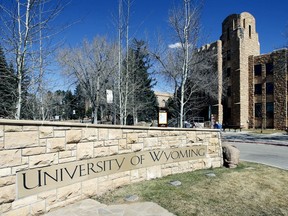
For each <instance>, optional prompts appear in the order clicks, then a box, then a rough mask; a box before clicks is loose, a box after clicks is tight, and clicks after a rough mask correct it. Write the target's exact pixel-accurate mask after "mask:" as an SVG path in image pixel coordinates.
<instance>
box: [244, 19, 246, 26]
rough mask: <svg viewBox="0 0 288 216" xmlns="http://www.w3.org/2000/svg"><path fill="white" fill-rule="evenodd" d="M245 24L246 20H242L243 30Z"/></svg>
mask: <svg viewBox="0 0 288 216" xmlns="http://www.w3.org/2000/svg"><path fill="white" fill-rule="evenodd" d="M245 22H246V20H245V19H243V28H245V24H246V23H245Z"/></svg>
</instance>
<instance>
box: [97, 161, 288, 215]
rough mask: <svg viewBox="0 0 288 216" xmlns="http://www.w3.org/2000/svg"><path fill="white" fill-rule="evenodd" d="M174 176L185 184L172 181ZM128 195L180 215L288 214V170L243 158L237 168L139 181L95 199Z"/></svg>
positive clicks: (114, 200)
mask: <svg viewBox="0 0 288 216" xmlns="http://www.w3.org/2000/svg"><path fill="white" fill-rule="evenodd" d="M207 173H215V174H216V177H208V176H206V174H207ZM174 180H179V181H181V182H182V185H181V186H178V187H175V186H172V185H170V184H169V182H171V181H174ZM128 195H138V196H139V201H152V202H155V203H157V204H159V205H160V206H162V207H164V208H166V209H167V210H168V211H170V212H172V213H174V214H175V215H179V216H190V215H208V216H210V215H211V216H213V215H221V216H222V215H237V216H238V215H245V216H246V215H255V216H256V215H273V216H274V215H288V172H287V171H285V170H280V169H277V168H272V167H268V166H264V165H260V164H254V163H247V162H243V163H241V164H240V165H239V166H238V167H237V168H236V169H227V168H217V169H209V170H198V171H194V172H189V173H182V174H176V175H171V176H167V177H164V178H161V179H155V180H150V181H145V182H140V183H135V184H131V185H127V186H123V187H121V188H118V189H116V190H114V191H110V192H108V193H106V194H104V195H103V196H99V197H96V198H95V199H96V200H98V201H100V202H102V203H105V204H121V203H125V201H124V197H126V196H128Z"/></svg>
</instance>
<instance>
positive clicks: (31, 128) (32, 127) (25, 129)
mask: <svg viewBox="0 0 288 216" xmlns="http://www.w3.org/2000/svg"><path fill="white" fill-rule="evenodd" d="M23 131H38V127H37V126H23Z"/></svg>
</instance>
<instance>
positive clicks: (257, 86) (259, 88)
mask: <svg viewBox="0 0 288 216" xmlns="http://www.w3.org/2000/svg"><path fill="white" fill-rule="evenodd" d="M254 94H255V95H261V94H262V84H255V88H254Z"/></svg>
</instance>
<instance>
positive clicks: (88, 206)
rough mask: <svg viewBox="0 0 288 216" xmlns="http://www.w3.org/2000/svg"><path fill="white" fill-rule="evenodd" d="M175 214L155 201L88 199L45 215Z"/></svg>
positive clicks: (140, 215) (121, 215) (136, 215)
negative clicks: (109, 201) (106, 201)
mask: <svg viewBox="0 0 288 216" xmlns="http://www.w3.org/2000/svg"><path fill="white" fill-rule="evenodd" d="M104 215H105V216H173V215H174V214H172V213H170V212H168V211H167V210H166V209H164V208H162V207H161V206H159V205H157V204H156V203H153V202H137V203H131V204H122V205H110V206H107V205H104V204H101V203H99V202H97V201H95V200H92V199H86V200H82V201H79V202H77V203H74V204H72V205H68V206H66V207H63V208H61V209H58V210H55V211H51V212H49V213H47V214H45V216H104Z"/></svg>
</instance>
